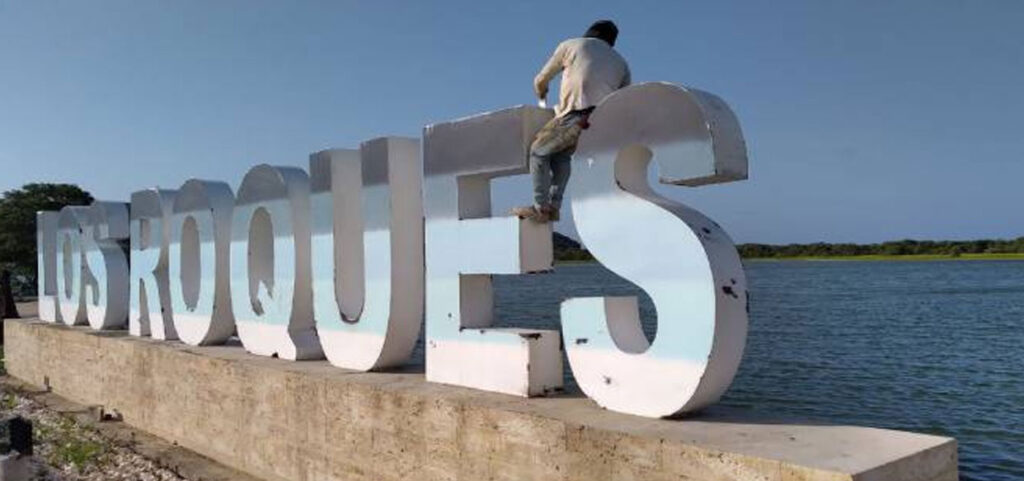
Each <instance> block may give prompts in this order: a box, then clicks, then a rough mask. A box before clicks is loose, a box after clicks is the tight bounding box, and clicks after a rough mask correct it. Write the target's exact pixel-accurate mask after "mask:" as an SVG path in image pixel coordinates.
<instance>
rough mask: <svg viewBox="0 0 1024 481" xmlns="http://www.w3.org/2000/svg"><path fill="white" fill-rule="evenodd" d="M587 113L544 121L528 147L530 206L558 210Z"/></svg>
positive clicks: (574, 112) (587, 111)
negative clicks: (550, 207) (531, 188)
mask: <svg viewBox="0 0 1024 481" xmlns="http://www.w3.org/2000/svg"><path fill="white" fill-rule="evenodd" d="M590 110H592V109H589V110H586V111H572V112H569V113H567V114H565V115H563V116H561V117H556V118H553V119H551V120H549V121H548V123H547V124H545V125H544V127H542V128H541V129H540V131H539V132H537V135H536V137H535V138H534V140H533V143H532V144H531V145H530V175H531V176H532V177H533V203H534V204H535V205H537V206H545V205H550V206H552V207H554V208H555V209H556V210H558V209H560V208H561V207H562V197H563V196H564V195H565V186H566V184H568V183H569V174H570V173H572V154H573V153H574V152H575V151H576V142H577V141H578V140H579V138H580V133H581V132H582V131H583V126H582V123H581V122H582V121H585V120H586V117H587V116H588V115H589V114H590Z"/></svg>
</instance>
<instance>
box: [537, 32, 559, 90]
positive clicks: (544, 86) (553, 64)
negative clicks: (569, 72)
mask: <svg viewBox="0 0 1024 481" xmlns="http://www.w3.org/2000/svg"><path fill="white" fill-rule="evenodd" d="M563 60H565V42H562V43H560V44H558V48H556V49H555V53H553V54H551V58H549V59H548V62H547V63H546V64H544V67H542V68H541V69H540V73H538V74H537V76H536V77H534V79H533V91H534V92H536V93H537V98H541V99H542V98H545V97H547V96H548V82H551V79H553V78H555V75H558V73H559V72H561V71H562V69H563V68H564V62H563Z"/></svg>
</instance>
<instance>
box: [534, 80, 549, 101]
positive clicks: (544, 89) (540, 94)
mask: <svg viewBox="0 0 1024 481" xmlns="http://www.w3.org/2000/svg"><path fill="white" fill-rule="evenodd" d="M533 91H534V92H536V93H537V98H539V99H542V100H543V99H546V98H547V97H548V84H547V82H536V81H535V82H534V83H533Z"/></svg>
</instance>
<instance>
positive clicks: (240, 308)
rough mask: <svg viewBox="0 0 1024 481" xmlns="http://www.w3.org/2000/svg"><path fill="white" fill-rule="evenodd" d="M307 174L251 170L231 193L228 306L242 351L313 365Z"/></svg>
mask: <svg viewBox="0 0 1024 481" xmlns="http://www.w3.org/2000/svg"><path fill="white" fill-rule="evenodd" d="M309 214H310V211H309V176H307V175H306V173H305V172H303V171H302V170H301V169H296V168H293V167H271V166H269V165H259V166H256V167H253V168H252V169H251V170H249V173H247V174H245V179H243V180H242V185H241V187H239V188H238V195H237V197H236V198H235V211H234V215H233V217H232V221H231V306H232V311H233V312H234V314H235V325H236V326H237V327H238V337H239V339H241V340H242V345H243V346H245V349H246V350H247V351H249V352H251V353H253V354H258V355H262V356H274V355H276V356H278V357H280V358H282V359H290V360H293V361H294V360H298V359H320V358H322V357H323V350H322V349H321V348H320V341H319V339H317V336H316V331H315V326H314V322H313V310H312V303H313V288H312V286H311V281H312V276H311V273H310V271H311V269H310V259H309V249H310V222H309Z"/></svg>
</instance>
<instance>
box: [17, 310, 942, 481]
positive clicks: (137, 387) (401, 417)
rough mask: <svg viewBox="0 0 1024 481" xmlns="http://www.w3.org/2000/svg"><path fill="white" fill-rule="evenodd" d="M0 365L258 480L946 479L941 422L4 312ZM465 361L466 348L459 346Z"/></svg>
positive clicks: (939, 480)
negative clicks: (793, 408)
mask: <svg viewBox="0 0 1024 481" xmlns="http://www.w3.org/2000/svg"><path fill="white" fill-rule="evenodd" d="M4 331H5V336H6V345H5V355H6V363H7V370H8V372H9V374H10V375H11V376H14V377H16V378H18V379H20V380H22V381H25V382H27V383H30V384H33V385H36V386H40V387H49V388H50V389H52V390H53V391H54V392H55V393H57V394H59V395H61V396H64V397H66V398H69V399H71V400H73V401H76V402H80V403H82V404H99V405H103V406H105V407H106V408H107V409H113V410H116V411H118V412H120V413H121V414H122V415H123V416H124V421H125V422H127V423H128V424H130V425H132V426H134V427H136V428H139V429H141V430H144V431H147V432H149V433H152V434H154V435H157V436H160V437H162V438H165V439H168V440H171V441H174V442H177V443H178V444H180V445H182V446H184V447H187V448H189V449H192V450H194V451H197V452H199V453H201V454H203V455H206V456H208V457H210V458H213V459H215V460H217V461H219V462H221V463H224V464H226V465H228V466H231V467H234V468H236V469H239V470H241V471H243V472H246V473H249V474H251V475H253V476H256V477H260V478H264V479H267V480H288V481H312V480H318V481H319V480H345V481H348V480H367V481H370V480H372V481H390V480H395V481H398V480H474V481H475V480H564V481H570V480H580V481H582V480H588V481H589V480H605V479H614V480H648V481H660V480H707V481H721V480H744V481H745V480H758V481H762V480H763V481H798V480H800V481H807V480H813V481H826V480H828V481H833V480H835V481H838V480H857V481H954V480H956V479H958V477H957V453H956V442H955V441H954V440H953V439H950V438H944V437H938V436H929V435H922V434H913V433H906V432H899V431H890V430H882V429H872V428H862V427H853V426H835V425H816V424H800V423H783V422H780V421H778V420H771V419H757V418H751V417H750V416H749V415H745V414H743V413H742V412H740V413H737V412H732V411H728V410H724V409H721V408H718V409H715V408H713V409H711V410H709V411H708V412H707V413H704V414H701V415H698V416H695V417H691V418H687V419H683V420H652V419H645V418H640V417H635V416H629V415H623V414H617V413H613V412H609V411H605V410H602V409H600V408H598V407H597V406H596V405H595V404H593V403H592V402H590V401H589V400H587V399H585V398H582V397H579V396H572V395H565V396H561V397H555V398H540V399H522V398H516V397H512V396H505V395H500V394H491V393H485V392H479V391H474V390H470V389H462V388H456V387H450V386H445V385H440V384H434V383H427V382H425V381H424V378H423V374H422V373H419V372H388V373H357V372H352V371H346V370H343V369H339V368H336V367H332V366H330V365H329V364H327V362H324V361H318V362H290V361H284V360H279V359H268V358H264V357H257V356H252V355H249V354H246V353H245V351H244V350H243V349H242V348H241V347H239V346H223V347H190V346H186V345H184V344H181V343H178V342H168V341H154V340H151V339H148V338H136V337H129V336H128V334H127V332H126V331H92V330H89V329H88V328H78V327H75V328H69V327H63V326H56V325H51V324H45V323H42V322H39V321H36V320H31V319H29V320H7V321H6V322H5V323H4ZM467 362H472V360H467Z"/></svg>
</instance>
